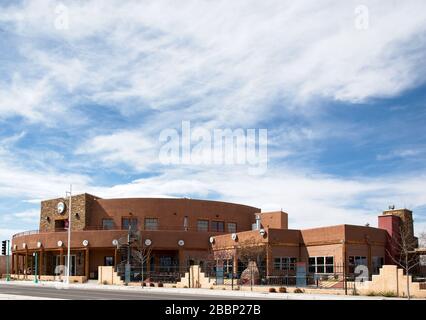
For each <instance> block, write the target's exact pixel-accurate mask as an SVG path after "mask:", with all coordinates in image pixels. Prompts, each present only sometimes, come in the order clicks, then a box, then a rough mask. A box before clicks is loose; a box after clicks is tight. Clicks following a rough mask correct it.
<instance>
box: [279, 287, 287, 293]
mask: <svg viewBox="0 0 426 320" xmlns="http://www.w3.org/2000/svg"><path fill="white" fill-rule="evenodd" d="M278 291H279V292H281V293H286V292H287V288H286V287H280V288H279V289H278Z"/></svg>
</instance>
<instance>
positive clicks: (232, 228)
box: [228, 222, 237, 233]
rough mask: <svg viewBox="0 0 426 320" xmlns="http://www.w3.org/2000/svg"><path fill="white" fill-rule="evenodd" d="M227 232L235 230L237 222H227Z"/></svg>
mask: <svg viewBox="0 0 426 320" xmlns="http://www.w3.org/2000/svg"><path fill="white" fill-rule="evenodd" d="M228 232H229V233H235V232H237V224H236V223H235V222H228Z"/></svg>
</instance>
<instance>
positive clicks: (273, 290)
mask: <svg viewBox="0 0 426 320" xmlns="http://www.w3.org/2000/svg"><path fill="white" fill-rule="evenodd" d="M269 292H271V293H273V292H277V290H275V288H269Z"/></svg>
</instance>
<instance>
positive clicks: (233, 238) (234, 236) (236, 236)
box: [231, 233, 238, 241]
mask: <svg viewBox="0 0 426 320" xmlns="http://www.w3.org/2000/svg"><path fill="white" fill-rule="evenodd" d="M231 238H232V240H234V241H237V240H238V235H237V234H236V233H233V234H231Z"/></svg>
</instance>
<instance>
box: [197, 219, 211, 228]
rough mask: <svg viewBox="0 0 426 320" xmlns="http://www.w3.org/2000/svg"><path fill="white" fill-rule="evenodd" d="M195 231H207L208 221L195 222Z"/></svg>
mask: <svg viewBox="0 0 426 320" xmlns="http://www.w3.org/2000/svg"><path fill="white" fill-rule="evenodd" d="M197 230H198V231H209V221H208V220H198V221H197Z"/></svg>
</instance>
